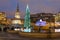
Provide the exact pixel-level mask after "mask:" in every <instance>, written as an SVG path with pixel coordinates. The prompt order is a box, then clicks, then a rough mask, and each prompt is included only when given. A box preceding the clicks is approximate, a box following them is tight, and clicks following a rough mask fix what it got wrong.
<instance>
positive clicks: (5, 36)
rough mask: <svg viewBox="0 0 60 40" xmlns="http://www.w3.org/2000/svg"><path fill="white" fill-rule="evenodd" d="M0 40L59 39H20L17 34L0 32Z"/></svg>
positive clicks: (54, 39) (58, 39)
mask: <svg viewBox="0 0 60 40" xmlns="http://www.w3.org/2000/svg"><path fill="white" fill-rule="evenodd" d="M0 40H60V38H28V37H22V36H20V35H18V34H10V33H7V32H0Z"/></svg>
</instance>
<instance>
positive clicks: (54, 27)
mask: <svg viewBox="0 0 60 40" xmlns="http://www.w3.org/2000/svg"><path fill="white" fill-rule="evenodd" d="M55 16H56V15H53V17H54V28H55Z"/></svg>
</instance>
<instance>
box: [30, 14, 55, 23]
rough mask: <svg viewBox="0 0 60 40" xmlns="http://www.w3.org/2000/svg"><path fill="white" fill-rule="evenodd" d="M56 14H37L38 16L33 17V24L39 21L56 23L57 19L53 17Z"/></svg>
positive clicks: (33, 15)
mask: <svg viewBox="0 0 60 40" xmlns="http://www.w3.org/2000/svg"><path fill="white" fill-rule="evenodd" d="M53 15H54V14H52V13H37V14H32V15H31V22H34V23H35V22H36V21H38V20H39V19H42V20H43V21H46V22H54V21H55V18H54V16H53Z"/></svg>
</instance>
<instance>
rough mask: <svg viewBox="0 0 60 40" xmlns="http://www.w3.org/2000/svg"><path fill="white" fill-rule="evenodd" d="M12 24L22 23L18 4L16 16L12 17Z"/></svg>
mask: <svg viewBox="0 0 60 40" xmlns="http://www.w3.org/2000/svg"><path fill="white" fill-rule="evenodd" d="M12 24H22V22H21V18H20V13H19V5H18V4H17V10H16V13H15V17H14V18H13V19H12Z"/></svg>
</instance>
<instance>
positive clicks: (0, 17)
mask: <svg viewBox="0 0 60 40" xmlns="http://www.w3.org/2000/svg"><path fill="white" fill-rule="evenodd" d="M6 21H7V18H6V14H5V12H0V24H5V23H6Z"/></svg>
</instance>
